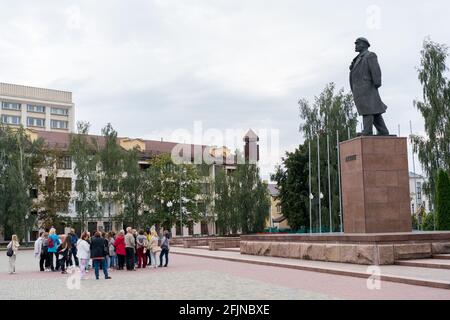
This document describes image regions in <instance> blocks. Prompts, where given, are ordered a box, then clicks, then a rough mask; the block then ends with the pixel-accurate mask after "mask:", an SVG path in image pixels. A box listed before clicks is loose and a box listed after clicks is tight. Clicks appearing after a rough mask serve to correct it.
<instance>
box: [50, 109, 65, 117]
mask: <svg viewBox="0 0 450 320" xmlns="http://www.w3.org/2000/svg"><path fill="white" fill-rule="evenodd" d="M51 114H54V115H58V116H68V115H69V109H66V108H52V109H51Z"/></svg>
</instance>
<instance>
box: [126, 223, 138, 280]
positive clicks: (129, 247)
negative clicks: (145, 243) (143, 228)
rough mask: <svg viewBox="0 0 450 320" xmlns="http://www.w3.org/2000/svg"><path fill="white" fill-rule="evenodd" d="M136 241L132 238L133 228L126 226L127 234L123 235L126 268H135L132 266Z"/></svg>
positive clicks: (129, 269)
mask: <svg viewBox="0 0 450 320" xmlns="http://www.w3.org/2000/svg"><path fill="white" fill-rule="evenodd" d="M135 247H136V241H135V240H134V235H133V230H132V229H131V227H128V228H127V235H126V236H125V251H126V255H127V270H128V271H132V270H136V269H135V268H134V255H135Z"/></svg>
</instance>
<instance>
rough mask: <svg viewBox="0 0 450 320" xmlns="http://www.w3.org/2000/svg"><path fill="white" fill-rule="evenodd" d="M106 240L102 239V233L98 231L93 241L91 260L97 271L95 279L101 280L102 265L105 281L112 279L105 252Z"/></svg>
mask: <svg viewBox="0 0 450 320" xmlns="http://www.w3.org/2000/svg"><path fill="white" fill-rule="evenodd" d="M105 240H106V239H104V238H102V237H101V233H100V232H99V231H96V232H95V234H94V237H93V238H92V239H91V259H92V261H93V265H94V270H95V279H97V280H98V279H99V268H100V264H101V265H102V269H103V274H104V275H105V279H111V277H110V276H109V275H108V267H107V266H106V255H107V253H106V250H105Z"/></svg>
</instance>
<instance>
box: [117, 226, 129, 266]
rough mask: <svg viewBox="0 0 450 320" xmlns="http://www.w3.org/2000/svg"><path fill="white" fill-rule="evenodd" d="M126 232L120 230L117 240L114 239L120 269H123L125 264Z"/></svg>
mask: <svg viewBox="0 0 450 320" xmlns="http://www.w3.org/2000/svg"><path fill="white" fill-rule="evenodd" d="M124 234H125V232H124V231H123V230H120V232H119V234H118V235H117V238H116V240H114V247H115V248H116V254H117V260H118V269H119V270H123V266H124V265H125V256H126V250H125V235H124Z"/></svg>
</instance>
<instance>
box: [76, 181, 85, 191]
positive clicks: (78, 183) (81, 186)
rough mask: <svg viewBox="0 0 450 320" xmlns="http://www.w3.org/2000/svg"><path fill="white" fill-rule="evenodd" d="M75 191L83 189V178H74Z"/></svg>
mask: <svg viewBox="0 0 450 320" xmlns="http://www.w3.org/2000/svg"><path fill="white" fill-rule="evenodd" d="M75 191H78V192H80V191H84V181H83V180H75Z"/></svg>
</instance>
